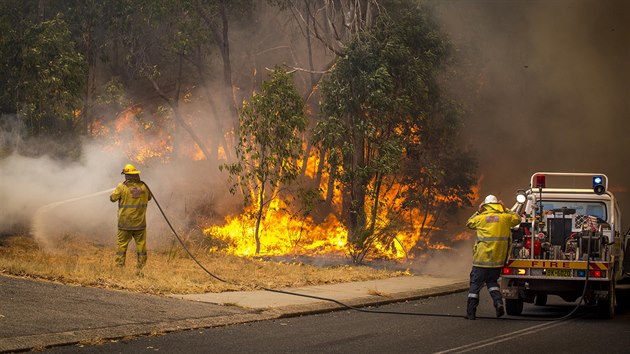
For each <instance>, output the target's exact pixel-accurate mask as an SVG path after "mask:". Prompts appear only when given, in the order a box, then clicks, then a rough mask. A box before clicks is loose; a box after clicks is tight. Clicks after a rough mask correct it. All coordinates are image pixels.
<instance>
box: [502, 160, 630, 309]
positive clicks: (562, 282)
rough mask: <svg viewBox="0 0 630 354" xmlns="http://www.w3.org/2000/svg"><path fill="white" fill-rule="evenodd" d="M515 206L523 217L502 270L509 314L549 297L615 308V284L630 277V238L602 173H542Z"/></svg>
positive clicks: (534, 176)
mask: <svg viewBox="0 0 630 354" xmlns="http://www.w3.org/2000/svg"><path fill="white" fill-rule="evenodd" d="M512 210H514V211H516V212H517V213H518V214H519V215H521V217H522V220H521V224H520V226H519V227H518V228H516V229H515V230H513V232H512V240H511V249H510V252H509V254H508V259H507V261H506V264H505V266H504V268H503V269H502V275H501V282H500V284H501V292H502V295H503V297H504V298H505V301H506V311H507V313H508V314H509V315H520V314H521V312H522V310H523V303H524V302H532V303H535V304H536V305H539V306H544V305H545V304H546V302H547V297H548V296H549V295H557V296H559V297H561V298H562V299H564V300H565V301H568V302H573V301H576V300H577V299H578V298H581V301H582V302H584V303H586V304H594V305H597V308H598V310H599V312H600V314H601V315H602V316H603V317H607V318H612V317H613V316H614V313H615V306H616V296H615V286H616V283H617V281H619V280H620V279H621V278H622V277H623V275H624V269H623V264H624V263H623V261H624V253H625V252H624V250H625V249H626V248H627V242H628V239H627V236H626V235H623V234H622V231H621V212H620V210H619V207H618V204H617V200H616V199H615V196H614V195H613V194H612V193H611V192H610V191H609V190H608V177H607V176H606V175H604V174H602V173H563V172H537V173H534V174H533V175H532V176H531V180H530V187H529V188H528V189H525V190H520V191H519V193H518V195H517V203H516V204H515V205H514V206H513V207H512Z"/></svg>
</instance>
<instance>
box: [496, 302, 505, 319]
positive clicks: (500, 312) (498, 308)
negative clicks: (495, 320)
mask: <svg viewBox="0 0 630 354" xmlns="http://www.w3.org/2000/svg"><path fill="white" fill-rule="evenodd" d="M494 308H495V310H496V311H497V317H501V316H503V315H505V309H504V308H503V304H500V303H496V304H495V305H494Z"/></svg>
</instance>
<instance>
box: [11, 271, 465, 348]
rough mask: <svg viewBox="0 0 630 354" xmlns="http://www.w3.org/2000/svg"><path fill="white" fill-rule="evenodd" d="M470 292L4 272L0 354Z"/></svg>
mask: <svg viewBox="0 0 630 354" xmlns="http://www.w3.org/2000/svg"><path fill="white" fill-rule="evenodd" d="M466 289H468V279H467V278H466V279H464V278H443V277H432V276H426V275H416V276H405V277H398V278H390V279H383V280H372V281H365V282H354V283H343V284H330V285H317V286H305V287H299V288H290V289H289V288H286V289H279V290H282V291H287V292H291V293H295V294H301V295H306V296H310V297H304V296H296V295H289V294H286V293H277V292H270V291H265V290H260V291H246V292H225V293H209V294H192V295H171V296H155V295H145V294H137V293H130V292H123V291H116V290H106V289H97V288H83V287H77V286H68V285H61V284H57V283H51V282H45V281H37V280H30V279H24V278H16V277H7V276H0V352H13V351H24V350H33V349H35V350H39V349H43V348H46V347H50V346H57V345H68V344H75V343H84V344H86V345H89V344H90V343H98V342H99V341H102V340H107V339H120V338H129V337H133V336H140V335H152V334H159V333H168V332H173V331H180V330H186V329H195V328H208V327H216V326H226V325H231V324H238V323H246V322H253V321H263V320H271V319H277V318H283V317H292V316H300V315H305V314H314V313H321V312H328V311H334V310H340V309H344V308H346V307H345V306H343V305H342V304H340V303H336V302H332V301H327V300H323V299H321V298H330V299H334V300H336V301H339V302H341V303H343V304H346V305H349V306H353V307H364V306H372V305H379V304H386V303H392V302H399V301H405V300H413V299H420V298H426V297H430V296H438V295H443V294H449V293H454V292H459V291H464V290H466Z"/></svg>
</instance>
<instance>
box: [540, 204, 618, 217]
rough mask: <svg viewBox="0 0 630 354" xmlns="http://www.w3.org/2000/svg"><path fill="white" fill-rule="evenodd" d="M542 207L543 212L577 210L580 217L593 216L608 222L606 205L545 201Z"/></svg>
mask: <svg viewBox="0 0 630 354" xmlns="http://www.w3.org/2000/svg"><path fill="white" fill-rule="evenodd" d="M542 205H543V211H547V210H552V209H561V208H567V209H575V213H576V214H578V215H592V216H596V217H598V218H600V219H602V220H608V213H607V210H606V204H604V203H601V202H579V201H566V200H562V201H560V200H543V201H542Z"/></svg>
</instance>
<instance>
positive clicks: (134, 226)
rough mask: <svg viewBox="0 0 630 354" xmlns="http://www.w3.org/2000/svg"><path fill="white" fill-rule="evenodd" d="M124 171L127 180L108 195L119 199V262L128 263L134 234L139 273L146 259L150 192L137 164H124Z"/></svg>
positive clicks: (116, 200) (117, 257)
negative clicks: (127, 256)
mask: <svg viewBox="0 0 630 354" xmlns="http://www.w3.org/2000/svg"><path fill="white" fill-rule="evenodd" d="M121 174H124V175H125V181H124V182H122V183H120V184H119V185H118V186H117V187H116V189H115V190H114V192H112V194H111V195H110V197H109V199H110V200H111V201H112V202H118V236H117V247H118V249H117V251H116V264H117V265H118V266H120V267H123V266H124V265H125V258H126V254H127V247H128V246H129V242H130V241H131V239H132V238H133V239H134V241H135V242H136V251H137V254H138V260H137V263H136V273H137V274H139V275H140V274H142V268H143V267H144V266H145V264H146V262H147V229H146V228H147V219H146V215H147V205H148V203H149V200H151V193H150V192H149V189H148V188H147V186H146V185H145V184H144V182H142V181H141V180H140V171H138V170H137V169H136V167H135V166H134V165H131V164H127V165H125V167H124V168H123V170H122V172H121Z"/></svg>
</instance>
